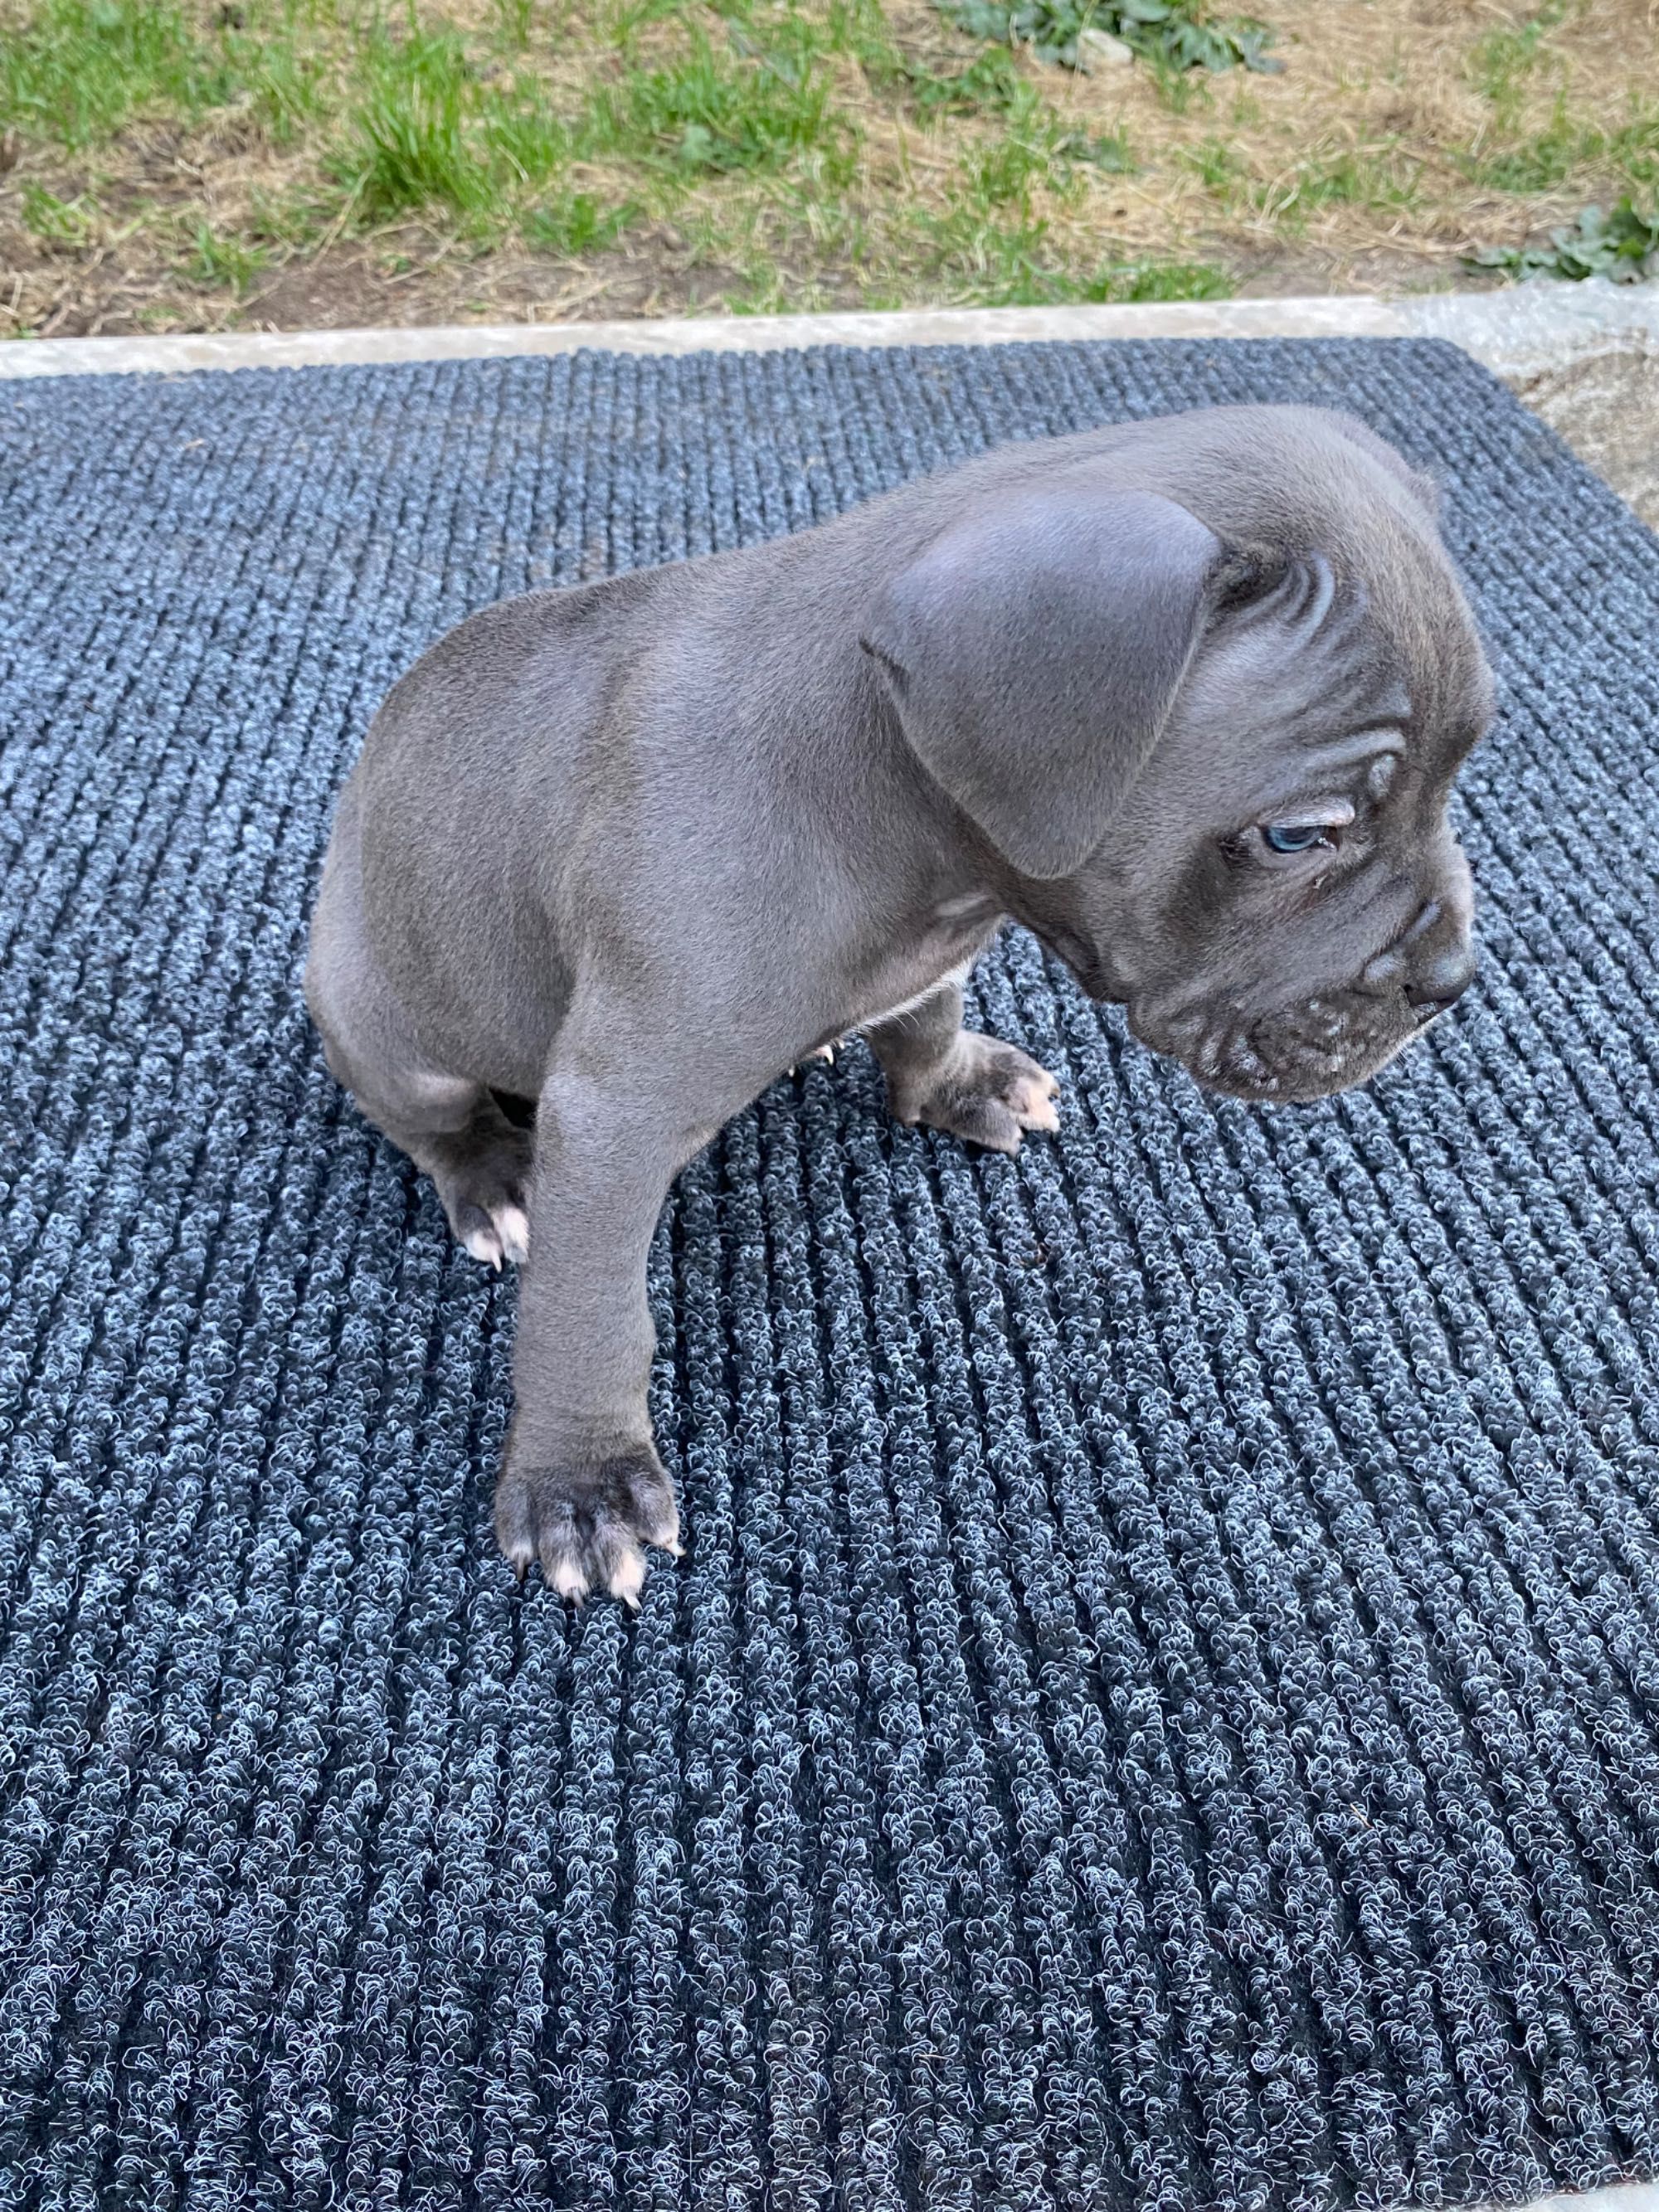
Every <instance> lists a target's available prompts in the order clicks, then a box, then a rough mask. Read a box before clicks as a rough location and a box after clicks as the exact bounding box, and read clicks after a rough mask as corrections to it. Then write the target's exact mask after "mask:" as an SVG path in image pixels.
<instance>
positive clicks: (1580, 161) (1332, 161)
mask: <svg viewBox="0 0 1659 2212" xmlns="http://www.w3.org/2000/svg"><path fill="white" fill-rule="evenodd" d="M249 4H250V6H251V5H252V0H249ZM272 4H273V5H280V0H272ZM180 12H181V15H183V17H184V18H185V21H186V22H187V23H188V24H189V25H190V26H191V27H192V28H193V30H194V31H195V33H196V34H197V36H198V37H199V38H200V39H201V40H203V41H204V44H206V45H207V46H212V45H213V42H214V41H215V40H218V39H220V38H221V35H222V34H221V32H220V29H219V26H220V24H221V22H222V7H221V6H220V5H219V4H217V0H212V4H200V0H191V4H189V5H187V6H185V7H184V8H183V9H181V11H180ZM788 12H789V11H788V9H780V8H779V7H778V6H775V5H773V4H772V0H753V4H752V7H750V10H749V14H748V16H747V18H746V21H748V22H749V23H750V26H751V27H756V28H757V32H758V33H766V34H767V35H770V32H769V27H771V26H775V25H776V24H777V23H778V22H779V21H781V16H782V15H783V14H787V13H788ZM1255 12H1257V13H1259V14H1261V15H1264V16H1265V17H1266V18H1267V20H1268V21H1270V22H1271V24H1272V25H1273V29H1274V31H1275V32H1276V33H1277V37H1278V47H1277V51H1278V52H1279V54H1280V55H1281V56H1282V58H1283V59H1284V61H1285V64H1286V66H1285V71H1284V74H1283V75H1282V76H1244V75H1242V74H1232V75H1228V76H1218V77H1212V78H1206V77H1202V76H1189V77H1188V78H1185V79H1182V80H1181V81H1180V82H1177V83H1173V84H1172V83H1170V82H1168V81H1167V80H1164V79H1161V78H1160V77H1159V76H1158V74H1157V73H1155V72H1154V71H1152V70H1150V69H1148V68H1146V67H1145V66H1142V65H1139V64H1138V65H1136V66H1135V67H1134V68H1133V69H1128V70H1110V71H1108V72H1104V73H1103V74H1101V75H1098V76H1093V77H1083V76H1076V75H1073V74H1071V73H1069V72H1066V71H1064V70H1057V69H1045V68H1042V67H1040V66H1039V65H1037V64H1035V63H1034V62H1032V61H1030V59H1029V58H1022V59H1021V60H1020V62H1019V64H1018V69H1019V74H1020V76H1021V77H1022V78H1023V79H1024V81H1025V82H1027V83H1028V84H1029V85H1030V87H1031V88H1032V90H1033V91H1034V93H1035V94H1036V95H1037V99H1036V102H1035V103H1032V102H1030V101H1029V100H1028V101H1027V102H1026V106H1025V110H1024V112H1022V113H1021V114H1018V115H1016V116H1014V117H1012V118H1011V117H1010V115H1009V114H1008V113H1007V112H996V111H995V110H994V109H987V110H986V111H984V112H970V113H958V114H950V115H945V116H938V117H934V118H931V119H930V118H927V116H926V115H925V114H924V113H923V112H921V108H920V106H919V103H918V99H917V96H916V89H915V87H916V80H917V78H918V76H922V77H925V76H927V73H929V72H931V73H932V74H933V76H951V75H954V74H955V73H957V72H959V71H960V70H962V69H963V67H964V65H966V64H968V63H969V62H971V61H972V60H973V59H974V58H975V56H976V55H978V54H980V53H982V52H984V51H985V50H984V49H983V48H981V47H979V46H975V44H974V43H973V42H972V41H969V40H966V39H965V38H964V37H963V35H962V34H961V33H958V32H957V31H954V30H953V29H952V28H951V27H950V25H949V24H948V23H947V22H946V21H945V19H944V18H943V17H942V16H941V15H939V12H938V10H937V9H935V8H934V7H933V5H931V4H930V0H888V4H887V5H885V7H884V8H880V9H878V8H877V7H876V6H875V4H874V0H866V17H865V21H866V32H868V33H870V35H864V34H860V36H859V37H852V38H839V36H838V35H837V36H831V35H830V33H829V30H828V29H827V28H826V26H828V25H829V13H828V9H827V7H826V6H821V5H816V4H814V5H806V4H799V5H797V6H796V7H795V8H794V9H793V15H794V16H795V17H796V18H798V19H800V20H803V21H805V22H806V23H807V24H808V25H809V26H810V27H813V28H814V35H815V36H816V35H817V32H818V31H819V30H822V31H823V37H822V39H821V40H820V41H819V51H818V52H817V57H816V60H815V62H814V67H815V68H816V69H817V70H819V71H820V72H821V73H822V74H823V76H824V78H825V80H826V82H827V83H828V85H829V93H830V100H829V111H828V121H827V123H826V125H825V128H824V131H823V133H822V134H820V137H818V139H817V140H816V141H814V142H813V143H811V144H806V145H804V146H803V147H802V148H801V149H799V152H798V154H796V155H791V157H790V158H789V159H787V160H783V161H762V162H760V163H759V164H758V165H757V166H756V167H749V168H744V167H738V169H737V170H736V171H735V172H734V173H730V174H725V175H714V174H708V173H701V174H695V173H693V174H687V173H679V172H677V171H676V170H675V169H674V167H673V165H672V164H671V163H667V164H665V162H664V161H663V160H662V158H661V148H660V146H659V147H657V148H656V149H655V150H654V152H653V149H651V148H650V147H648V146H647V145H646V144H645V143H643V142H641V143H634V142H633V141H632V140H630V139H629V136H628V134H627V132H626V131H623V132H622V133H620V134H619V135H617V136H616V137H615V138H614V143H599V142H598V141H593V142H592V143H588V141H586V140H585V141H583V142H582V143H580V144H578V145H576V146H575V147H574V149H573V150H572V152H571V154H570V155H569V157H568V159H567V160H566V161H564V162H563V163H562V166H561V167H560V169H559V171H558V173H557V175H556V178H555V179H551V180H550V181H549V183H548V185H547V187H546V189H547V191H550V192H556V194H558V195H562V196H563V197H564V198H565V199H566V200H568V197H569V196H570V195H571V194H573V193H574V194H580V195H586V196H587V197H589V198H590V199H591V200H592V201H593V202H594V203H595V204H597V205H599V207H601V208H605V207H615V206H618V205H621V204H625V203H631V204H632V205H633V207H634V208H635V214H634V216H633V217H632V219H631V220H630V221H629V223H628V224H627V225H626V227H624V228H623V229H622V230H621V232H620V234H618V235H617V236H616V237H615V238H614V239H612V240H610V241H609V242H600V243H598V244H593V245H590V246H586V247H582V248H580V250H568V251H560V250H558V249H557V246H556V244H555V246H553V247H551V248H550V247H549V246H547V245H546V244H542V245H537V244H535V243H534V242H532V240H531V239H529V238H528V237H527V236H526V210H532V209H533V206H534V204H535V203H536V193H535V192H534V191H530V192H526V191H520V192H518V193H517V196H516V197H513V195H512V194H510V193H509V194H508V195H507V197H503V198H502V199H501V202H500V204H499V205H488V206H486V205H481V206H479V207H477V208H475V209H473V210H471V211H470V212H464V213H457V212H455V211H453V210H450V209H447V208H446V207H444V206H443V205H441V204H433V205H428V206H425V207H421V208H416V209H412V210H409V211H407V212H405V213H404V214H402V215H400V216H397V217H395V218H386V217H382V218H377V219H375V220H373V221H371V220H369V219H368V215H367V212H366V208H365V204H364V202H363V200H362V196H361V194H360V193H356V194H355V193H354V191H353V190H352V189H351V186H350V184H349V166H350V164H349V159H348V158H346V155H343V152H342V149H343V148H348V151H349V147H348V142H349V134H350V129H351V120H350V118H351V114H352V110H353V106H354V103H355V101H356V98H357V96H358V94H357V76H358V73H359V72H360V71H361V69H362V19H360V18H356V17H354V16H353V15H351V14H350V13H349V10H348V9H347V8H346V7H345V6H343V5H341V6H336V5H334V4H333V0H326V4H325V5H322V6H318V5H315V4H304V5H302V6H301V9H300V15H301V17H304V18H307V19H308V20H304V21H300V24H299V28H298V29H297V30H292V31H291V36H292V37H293V38H294V39H295V40H297V42H298V50H301V51H302V52H304V53H305V54H306V55H307V57H309V58H310V59H311V60H313V61H314V62H315V64H317V66H318V68H319V71H320V76H319V85H320V87H321V90H320V94H319V103H318V110H317V112H316V113H315V114H314V115H313V116H312V117H311V118H308V119H306V120H304V121H302V122H301V124H300V125H299V126H298V128H297V129H296V130H295V134H294V135H293V136H292V137H291V138H290V139H289V141H288V142H287V143H282V142H281V141H280V139H279V138H278V137H276V135H274V133H273V130H272V128H271V125H270V121H269V118H267V117H265V116H264V114H263V112H262V110H261V107H260V105H259V100H260V98H261V97H263V95H261V94H258V92H257V88H256V90H255V91H254V92H248V91H247V90H246V89H244V91H243V92H242V93H241V94H240V95H237V94H234V93H233V96H232V97H231V98H230V99H229V100H228V101H225V102H219V103H213V102H210V103H208V104H206V105H203V104H200V103H197V104H195V105H194V106H191V104H189V103H185V104H183V105H181V106H177V107H174V108H173V109H169V108H168V106H167V105H166V103H165V102H151V103H150V104H149V105H148V106H144V107H143V108H141V109H140V111H139V112H136V113H135V114H133V115H131V116H130V117H128V118H126V119H125V120H124V121H123V122H122V124H121V125H120V127H119V128H118V129H117V130H116V131H115V132H114V134H113V135H112V136H111V137H106V138H104V139H102V140H98V139H94V141H93V143H88V144H86V145H84V146H79V147H70V146H66V145H65V144H64V143H62V141H61V138H60V137H54V135H53V132H52V130H51V129H49V128H47V127H45V126H44V125H41V124H40V122H39V120H38V118H30V117H27V116H14V118H12V120H11V123H10V126H9V128H10V140H9V143H10V147H11V150H12V155H13V159H12V163H11V167H10V168H9V173H7V174H6V175H4V176H3V177H0V331H12V332H15V333H33V334H37V335H46V334H53V333H75V332H83V331H131V330H135V329H219V328H225V327H232V326H243V327H270V328H293V327H301V326H307V325H309V326H331V325H333V326H338V325H352V324H364V323H420V322H426V321H433V320H446V321H449V320H454V321H465V320H467V319H475V318H480V317H492V318H498V319H538V320H548V319H568V318H570V317H572V316H586V315H614V314H619V313H620V314H628V313H641V314H645V313H670V312H676V311H684V310H686V309H694V308H705V309H706V308H708V307H714V306H719V305H722V304H727V305H738V306H747V307H767V308H773V309H780V308H787V307H829V306H852V305H859V304H872V303H873V304H881V305H893V304H897V303H899V302H901V301H902V302H909V303H915V304H922V303H927V302H933V301H963V302H968V301H977V300H997V299H1004V298H1017V297H1020V296H1043V295H1044V290H1043V288H1045V287H1046V288H1048V289H1047V296H1054V297H1066V296H1071V297H1077V296H1088V295H1089V292H1090V289H1091V286H1092V287H1094V289H1099V280H1098V276H1097V272H1099V271H1101V270H1103V269H1113V268H1116V269H1121V268H1122V267H1123V266H1124V265H1125V264H1131V265H1134V266H1139V267H1143V268H1144V269H1145V270H1146V271H1148V272H1150V273H1147V274H1146V275H1144V276H1143V277H1141V278H1138V279H1135V280H1133V282H1135V283H1139V284H1141V285H1142V287H1143V289H1151V290H1152V291H1157V290H1158V289H1159V288H1160V286H1161V287H1163V288H1164V289H1165V290H1167V291H1170V292H1176V293H1178V292H1179V291H1180V290H1181V289H1182V288H1183V286H1184V285H1187V284H1189V283H1192V282H1194V281H1196V280H1194V279H1191V278H1189V277H1182V276H1180V275H1179V274H1176V275H1175V276H1170V275H1169V274H1168V264H1177V265H1187V264H1201V265H1202V266H1203V267H1205V268H1207V269H1208V270H1212V271H1215V272H1219V276H1218V278H1217V279H1215V280H1214V281H1215V282H1217V283H1220V282H1221V281H1223V280H1225V283H1226V284H1227V285H1228V286H1230V287H1231V288H1233V289H1238V290H1241V291H1243V292H1247V293H1265V292H1286V291H1305V290H1343V289H1368V288H1370V287H1374V286H1379V285H1384V286H1398V287H1405V288H1427V287H1438V286H1443V285H1445V284H1449V283H1455V282H1460V281H1464V282H1467V281H1469V279H1468V274H1467V271H1466V270H1464V267H1463V264H1462V257H1463V256H1464V255H1465V254H1467V253H1468V252H1469V251H1470V249H1471V248H1472V247H1474V246H1476V245H1478V244H1481V243H1488V244H1489V243H1510V242H1515V241H1518V240H1521V239H1522V238H1523V237H1524V236H1526V235H1528V234H1536V233H1538V232H1540V231H1541V230H1544V229H1547V228H1549V227H1551V226H1552V225H1553V224H1556V223H1559V222H1562V221H1565V220H1566V219H1569V218H1571V216H1573V215H1575V214H1576V213H1577V210H1579V209H1580V208H1581V207H1582V206H1583V204H1585V202H1586V201H1587V200H1594V199H1596V198H1598V197H1602V198H1605V197H1610V196H1613V195H1616V194H1618V193H1620V192H1623V191H1635V192H1636V193H1637V195H1638V198H1643V199H1644V200H1648V201H1650V200H1651V198H1652V197H1653V193H1654V190H1655V186H1656V184H1659V0H1550V4H1547V5H1544V6H1539V5H1536V4H1522V5H1514V4H1508V3H1507V0H1412V3H1411V4H1400V0H1258V4H1257V7H1256V9H1255ZM42 13H43V11H42V9H40V7H38V6H33V5H29V4H25V0H0V37H3V36H4V34H5V32H6V29H7V27H9V29H10V31H11V33H13V34H14V36H15V37H18V38H27V36H29V35H30V33H31V31H32V30H33V29H38V27H39V24H40V21H41V18H42ZM730 14H731V9H730V7H729V6H728V7H727V8H726V10H725V11H724V13H723V15H720V16H717V15H714V13H712V12H711V11H710V10H708V9H705V8H703V7H701V6H695V5H686V6H679V7H673V8H660V7H659V9H658V12H657V14H656V15H655V17H654V19H648V20H647V21H643V22H641V23H640V24H638V25H637V26H635V27H634V28H633V29H632V30H631V31H629V29H628V28H627V26H626V23H625V21H623V0H591V4H589V5H586V6H585V7H580V8H576V7H573V8H570V9H565V10H563V11H562V14H561V15H560V17H559V23H558V29H557V33H556V35H554V33H553V21H552V11H551V10H550V9H548V8H546V7H545V6H538V7H537V8H536V9H534V10H533V11H532V16H531V27H532V37H531V43H530V46H529V47H528V48H527V49H526V51H525V52H516V51H514V50H513V47H512V45H511V43H510V41H508V42H504V41H503V39H502V36H501V9H500V7H499V6H493V5H491V4H489V0H457V3H456V4H454V5H452V6H449V7H447V8H444V9H442V10H441V21H444V22H447V23H449V24H452V25H454V26H457V27H459V29H460V30H461V31H462V32H463V33H465V36H466V39H467V40H468V44H469V51H470V52H471V54H472V56H473V63H474V68H475V71H476V72H477V75H476V77H475V80H474V82H475V83H477V85H479V86H482V87H484V88H488V87H489V86H490V85H496V86H502V85H505V84H507V83H508V82H510V81H511V78H512V76H513V74H514V73H515V72H523V73H525V74H526V75H528V76H533V77H534V78H535V79H536V80H537V82H538V84H539V85H540V86H541V87H542V88H543V96H544V99H545V100H546V102H547V104H548V105H549V106H550V108H551V109H552V110H553V111H554V112H558V113H561V114H562V115H564V116H566V117H567V118H570V117H575V116H577V115H578V114H579V113H580V112H582V111H583V108H584V103H586V102H591V100H592V94H593V92H594V90H595V88H596V87H597V86H600V85H606V84H608V85H610V86H611V87H612V88H614V89H615V90H616V91H617V94H618V96H619V97H622V98H623V99H624V100H625V99H626V96H627V94H628V92H629V86H630V84H631V83H632V82H635V80H637V79H638V78H639V77H640V76H641V75H643V74H645V73H647V72H648V71H649V70H652V69H653V67H659V66H666V65H669V64H671V63H673V62H674V61H675V60H676V59H677V58H684V55H685V53H686V52H687V44H688V39H689V38H690V36H691V35H692V34H693V33H695V32H696V30H697V29H698V28H700V27H701V28H703V29H706V30H707V32H708V33H709V34H710V35H712V36H713V37H714V40H716V42H717V45H718V44H719V43H720V41H722V40H724V39H725V38H726V35H727V31H728V27H729V18H730ZM423 16H424V20H425V21H427V22H428V24H430V23H432V22H434V21H438V20H440V17H439V14H438V11H437V10H436V9H428V10H423ZM289 20H290V23H291V24H292V23H293V22H294V21H295V20H297V19H296V18H295V13H294V9H292V7H290V9H289ZM744 35H747V33H744ZM872 37H873V38H874V40H876V43H877V45H878V46H880V47H881V48H882V50H883V52H884V54H885V57H886V58H885V59H883V58H881V55H880V54H878V55H877V58H876V59H875V60H874V61H872V51H873V49H872ZM894 62H896V63H897V64H900V65H901V69H902V70H906V71H908V72H909V77H908V82H907V79H906V77H905V76H903V75H902V74H896V73H895V70H894V68H893V66H892V64H893V63H894ZM469 96H471V95H469ZM1066 132H1071V133H1075V134H1079V135H1080V136H1083V137H1102V136H1108V137H1121V138H1122V139H1123V140H1124V141H1126V142H1127V146H1128V148H1129V149H1130V153H1131V155H1132V157H1133V165H1134V166H1133V173H1124V174H1114V173H1109V171H1103V170H1101V169H1099V168H1097V167H1089V166H1086V165H1081V164H1076V163H1071V162H1067V161H1064V160H1062V159H1059V158H1054V157H1053V155H1052V152H1051V150H1050V151H1044V150H1042V149H1052V147H1053V145H1054V143H1055V141H1056V140H1057V138H1059V137H1061V136H1063V134H1064V133H1066ZM589 135H590V138H591V137H592V134H591V133H590V134H589ZM1039 142H1040V144H1039ZM1011 144H1013V146H1014V150H1015V152H1016V154H1019V149H1020V148H1021V147H1024V148H1025V149H1026V152H1025V154H1022V155H1020V157H1019V159H1018V160H1017V161H1015V163H1014V169H1013V172H1012V173H1013V174H1015V176H1016V178H1017V182H1016V185H1015V187H1014V189H1013V190H1012V191H1007V190H1006V189H1005V187H1006V184H1007V173H1005V172H1006V157H1007V155H1008V149H1009V148H1010V146H1011ZM1034 146H1035V147H1036V148H1037V155H1036V158H1031V159H1028V158H1027V155H1030V151H1031V149H1032V148H1033V147H1034ZM999 163H1002V164H1003V167H999V166H998V165H999ZM1022 166H1023V171H1024V173H1021V171H1022ZM42 193H48V194H50V195H52V198H53V200H54V201H55V202H57V203H58V204H64V203H67V204H69V205H70V209H71V213H70V216H67V217H62V218H60V217H58V216H53V215H52V213H51V210H50V207H48V209H47V213H46V216H44V217H43V216H42V214H41V208H42V206H43V204H44V203H43V202H42V201H41V199H40V195H41V194H42ZM54 225H55V226H56V229H57V233H58V234H56V235H53V234H52V232H53V228H54ZM204 237H205V239H206V240H207V241H208V244H207V246H206V248H205V258H204V248H203V246H201V244H200V242H199V241H200V240H202V239H203V238H204ZM1033 270H1035V271H1036V274H1035V275H1033V274H1032V273H1031V272H1032V271H1033ZM1160 272H1163V273H1160ZM1126 281H1127V280H1126ZM1034 286H1035V287H1036V289H1035V290H1034V289H1033V287H1034Z"/></svg>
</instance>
